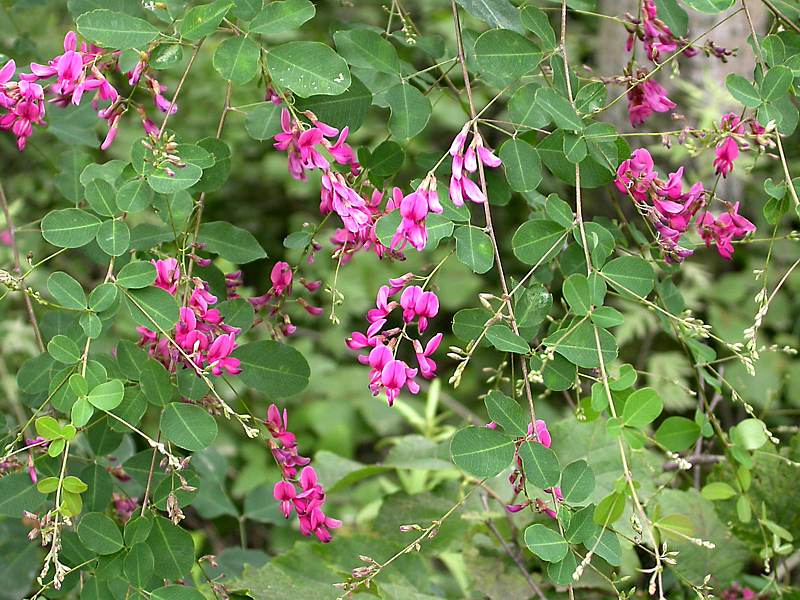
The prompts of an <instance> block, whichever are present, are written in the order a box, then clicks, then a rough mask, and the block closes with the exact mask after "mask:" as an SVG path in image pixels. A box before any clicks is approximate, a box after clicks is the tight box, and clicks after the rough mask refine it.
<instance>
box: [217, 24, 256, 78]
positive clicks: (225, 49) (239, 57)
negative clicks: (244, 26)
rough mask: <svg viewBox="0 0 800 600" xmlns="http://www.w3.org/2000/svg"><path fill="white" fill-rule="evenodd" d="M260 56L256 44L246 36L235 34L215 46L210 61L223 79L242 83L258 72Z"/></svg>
mask: <svg viewBox="0 0 800 600" xmlns="http://www.w3.org/2000/svg"><path fill="white" fill-rule="evenodd" d="M260 56H261V51H260V49H259V47H258V44H256V43H255V42H254V41H253V40H252V39H250V38H248V37H244V36H237V37H232V38H228V39H227V40H225V41H224V42H222V43H221V44H220V45H219V46H217V49H216V50H215V51H214V58H213V59H212V63H213V64H214V68H215V69H216V70H217V73H219V74H220V75H221V76H222V78H223V79H225V80H227V81H230V82H231V83H232V84H234V85H244V84H245V83H247V82H248V81H250V80H251V79H253V77H255V76H256V74H257V73H258V59H259V57H260Z"/></svg>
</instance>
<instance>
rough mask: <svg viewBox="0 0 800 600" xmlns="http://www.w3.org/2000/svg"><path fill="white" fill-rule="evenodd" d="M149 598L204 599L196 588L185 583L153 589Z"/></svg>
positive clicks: (169, 599)
mask: <svg viewBox="0 0 800 600" xmlns="http://www.w3.org/2000/svg"><path fill="white" fill-rule="evenodd" d="M150 598H151V600H205V596H204V595H203V594H201V593H200V592H199V591H197V588H191V587H187V586H185V585H165V586H164V587H160V588H158V589H157V590H153V593H152V594H151V595H150Z"/></svg>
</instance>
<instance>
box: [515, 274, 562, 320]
mask: <svg viewBox="0 0 800 600" xmlns="http://www.w3.org/2000/svg"><path fill="white" fill-rule="evenodd" d="M552 306H553V296H552V294H550V292H548V291H547V288H546V287H544V285H542V284H541V283H533V284H531V285H530V286H528V287H527V288H525V289H524V290H523V291H522V293H521V294H519V296H518V298H517V301H516V303H515V304H514V315H515V317H516V319H517V324H518V325H519V327H520V329H530V328H533V327H538V326H539V324H541V322H542V321H544V320H545V318H546V317H547V315H548V313H549V312H550V309H551V308H552Z"/></svg>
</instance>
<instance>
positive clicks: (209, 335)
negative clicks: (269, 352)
mask: <svg viewBox="0 0 800 600" xmlns="http://www.w3.org/2000/svg"><path fill="white" fill-rule="evenodd" d="M152 263H153V265H154V266H155V267H156V273H157V275H156V280H155V282H154V283H153V285H154V286H156V287H158V288H161V289H162V290H165V291H166V292H168V293H170V294H172V295H173V296H174V295H175V294H176V293H177V291H178V283H179V282H180V267H179V265H178V261H177V260H176V259H174V258H168V259H165V260H153V261H152ZM192 284H193V285H194V289H193V290H192V293H191V295H190V296H189V302H188V305H187V306H183V307H181V309H180V318H179V320H178V324H177V325H176V326H175V343H176V344H177V345H178V346H179V347H180V350H179V349H178V348H176V347H175V346H174V345H173V344H172V343H171V342H170V340H168V339H166V338H164V337H162V336H160V335H159V334H158V333H157V332H155V331H151V330H150V329H148V328H146V327H138V328H137V331H138V332H139V335H140V339H139V344H140V345H142V346H144V347H146V348H147V349H148V351H149V353H150V355H151V356H153V357H155V358H156V359H158V360H160V361H161V362H162V363H163V364H164V365H165V366H166V367H167V368H169V369H174V368H175V367H176V365H178V364H184V365H186V366H190V367H191V366H192V365H194V367H196V368H198V369H202V370H207V371H209V372H210V373H211V374H213V375H216V376H219V375H222V374H223V373H228V374H230V375H237V374H238V373H240V372H241V369H240V366H239V359H238V358H234V357H232V356H231V353H232V352H233V350H234V349H235V348H236V335H237V334H238V333H239V329H237V328H236V327H231V326H230V325H226V324H225V322H224V319H223V317H222V314H221V313H220V311H219V309H216V308H211V306H213V305H214V304H216V303H217V297H216V296H214V295H213V294H211V292H209V286H208V283H206V282H205V281H203V280H202V279H200V278H199V277H195V278H193V279H192ZM190 361H191V364H189V362H190Z"/></svg>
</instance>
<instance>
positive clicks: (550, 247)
mask: <svg viewBox="0 0 800 600" xmlns="http://www.w3.org/2000/svg"><path fill="white" fill-rule="evenodd" d="M568 231H569V230H568V229H564V228H563V227H562V226H561V225H559V224H558V223H556V222H554V221H548V220H546V219H532V220H530V221H526V222H525V223H523V224H522V225H520V227H519V229H517V231H516V232H515V233H514V237H513V238H512V240H511V246H512V248H513V250H514V256H516V257H517V258H518V259H519V260H521V261H522V262H523V263H525V264H526V265H540V264H541V263H543V262H544V261H545V260H549V259H550V258H552V257H553V256H555V255H556V254H557V253H558V252H559V251H560V249H561V246H562V244H563V242H564V239H565V238H566V235H567V232H568Z"/></svg>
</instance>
